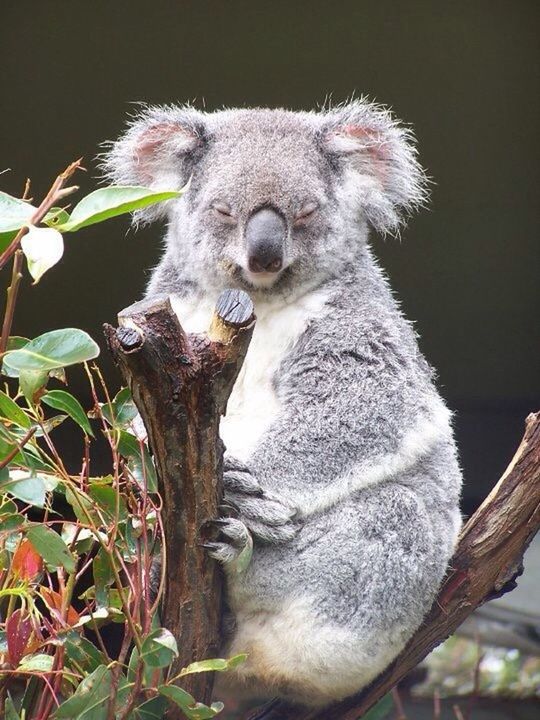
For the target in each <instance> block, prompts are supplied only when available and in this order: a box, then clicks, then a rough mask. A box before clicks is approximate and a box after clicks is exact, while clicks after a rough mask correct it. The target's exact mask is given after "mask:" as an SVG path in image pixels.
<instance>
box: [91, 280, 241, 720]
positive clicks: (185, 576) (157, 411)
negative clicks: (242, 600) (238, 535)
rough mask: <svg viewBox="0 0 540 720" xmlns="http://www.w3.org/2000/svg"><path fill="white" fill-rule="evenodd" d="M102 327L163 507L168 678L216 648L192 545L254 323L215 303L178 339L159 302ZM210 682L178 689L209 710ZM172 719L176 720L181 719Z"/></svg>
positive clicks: (217, 601) (205, 677)
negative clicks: (202, 327)
mask: <svg viewBox="0 0 540 720" xmlns="http://www.w3.org/2000/svg"><path fill="white" fill-rule="evenodd" d="M118 319H119V324H120V327H119V328H118V329H115V328H113V327H111V326H110V325H108V326H105V335H106V338H107V341H108V344H109V348H110V350H111V352H112V354H113V357H114V359H115V361H116V363H117V364H118V366H119V367H120V369H121V371H122V374H123V376H124V378H125V380H126V383H127V384H128V386H129V387H130V388H131V392H132V395H133V399H134V401H135V403H136V405H137V408H138V409H139V412H140V414H141V416H142V419H143V421H144V424H145V427H146V430H147V432H148V439H149V446H150V449H151V451H152V454H153V457H154V462H155V465H156V470H157V475H158V478H159V487H160V492H161V494H162V497H163V524H164V529H165V548H166V582H165V595H164V600H163V605H162V623H163V625H164V626H165V627H166V628H168V629H169V630H170V631H171V632H172V633H173V635H174V637H175V638H176V640H177V642H178V649H179V652H180V655H179V657H178V659H177V661H176V662H175V664H174V667H173V669H172V670H173V672H177V671H178V670H179V669H180V668H182V667H185V666H186V665H188V664H189V663H191V662H193V661H195V660H203V659H205V658H211V657H216V656H217V654H218V652H219V646H220V637H219V634H220V623H221V584H222V582H221V573H220V568H219V567H218V564H217V563H216V562H215V561H214V560H211V559H210V558H209V557H208V556H207V554H206V552H205V550H204V549H203V548H202V547H201V542H202V541H203V540H204V539H205V537H204V534H205V524H206V523H207V522H208V521H209V520H212V519H215V518H217V517H218V514H219V511H218V506H219V503H220V501H221V497H222V488H221V477H222V456H223V449H222V448H223V445H222V443H221V441H220V439H219V419H220V415H221V414H223V413H224V412H225V409H226V405H227V400H228V398H229V395H230V393H231V390H232V387H233V384H234V381H235V380H236V377H237V375H238V372H239V371H240V368H241V366H242V363H243V360H244V357H245V355H246V352H247V349H248V346H249V342H250V339H251V335H252V332H253V327H254V324H255V316H254V314H253V304H252V302H251V300H250V299H249V297H248V296H247V295H246V293H244V292H242V291H239V290H227V291H225V292H224V293H222V295H221V296H220V298H219V300H218V303H217V305H216V309H215V312H214V316H213V319H212V322H211V325H210V328H209V331H208V333H207V334H205V335H187V334H186V333H185V332H184V331H183V329H182V327H181V325H180V322H179V321H178V318H177V317H176V314H175V313H174V311H173V309H172V307H171V304H170V302H169V300H168V299H165V300H161V301H158V302H156V301H149V302H146V301H143V302H141V303H136V304H135V305H132V306H130V307H129V308H127V309H126V310H124V311H122V312H121V313H120V315H119V316H118ZM212 683H213V673H199V674H194V675H188V676H186V677H184V678H183V679H182V687H183V688H184V689H185V690H187V691H188V692H190V693H191V694H192V695H193V696H194V697H195V698H197V700H198V701H202V702H204V703H209V702H210V700H211V694H212ZM168 717H171V718H173V717H174V718H183V717H184V716H183V714H182V712H181V711H180V710H178V712H175V711H172V710H171V711H170V713H169V716H168Z"/></svg>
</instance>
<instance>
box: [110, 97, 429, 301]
mask: <svg viewBox="0 0 540 720" xmlns="http://www.w3.org/2000/svg"><path fill="white" fill-rule="evenodd" d="M103 166H104V169H105V173H106V175H107V176H108V177H109V179H111V180H112V181H114V182H118V183H122V184H130V185H145V186H149V187H152V188H156V189H158V188H159V189H180V188H181V187H182V186H184V185H186V184H187V183H188V182H189V189H188V190H187V191H186V192H185V193H184V195H183V196H182V197H181V198H179V199H176V200H171V201H169V202H167V203H163V204H161V205H159V206H156V207H154V208H151V209H147V210H144V211H142V212H141V213H139V214H138V215H136V217H135V220H136V221H144V222H149V221H151V220H154V219H157V218H159V217H163V216H165V217H166V219H167V221H168V222H167V226H168V230H167V257H168V259H169V261H170V262H171V263H173V265H174V266H175V268H176V270H177V271H178V276H179V277H181V278H189V279H190V280H191V281H192V282H196V283H198V284H200V285H201V286H202V287H203V288H208V287H209V286H210V287H219V288H221V287H225V286H229V287H230V286H237V287H244V288H247V289H250V290H253V289H256V290H260V291H261V292H278V291H280V290H284V289H286V288H290V287H303V286H306V285H307V286H309V285H316V284H318V283H320V282H322V281H324V280H325V279H326V278H330V277H335V276H337V275H338V274H339V273H340V272H342V271H343V269H344V268H345V267H346V266H347V264H351V263H354V261H355V258H356V257H357V256H358V254H359V253H360V252H361V248H362V246H364V245H365V239H366V235H367V228H368V226H370V225H371V226H373V227H374V228H375V229H376V230H378V231H381V232H395V231H397V230H398V228H399V225H400V223H401V222H402V221H403V219H404V217H405V216H406V215H407V213H408V212H410V211H411V210H412V209H414V208H415V206H417V205H419V204H421V203H422V202H423V200H424V199H425V177H424V174H423V172H422V169H421V167H420V166H419V164H418V162H417V160H416V151H415V148H414V143H413V139H412V135H411V133H410V131H409V130H407V129H404V128H403V127H401V126H400V125H399V124H398V123H397V122H396V121H395V120H394V118H393V117H392V116H391V114H390V113H389V112H388V111H387V110H385V109H382V108H380V107H378V106H376V105H373V104H371V103H368V102H366V101H364V100H357V101H354V102H352V103H350V104H347V105H342V106H339V107H336V108H333V109H330V110H325V111H322V112H291V111H287V110H270V109H252V110H250V109H238V110H221V111H218V112H214V113H204V112H200V111H198V110H196V109H194V108H192V107H189V106H186V107H173V106H167V107H150V108H146V109H144V110H143V111H142V112H141V113H140V114H139V115H137V116H136V117H135V118H134V119H133V121H132V122H131V124H130V125H129V127H128V130H127V132H126V133H125V134H124V135H123V136H122V137H121V138H120V139H119V140H118V141H117V142H115V143H112V144H111V146H110V149H109V151H108V152H107V153H106V154H105V156H104V163H103Z"/></svg>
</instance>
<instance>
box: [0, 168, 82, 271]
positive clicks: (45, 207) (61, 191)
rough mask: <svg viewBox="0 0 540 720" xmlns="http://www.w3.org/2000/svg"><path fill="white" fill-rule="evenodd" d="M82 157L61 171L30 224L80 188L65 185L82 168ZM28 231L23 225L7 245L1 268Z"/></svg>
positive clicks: (36, 222) (1, 259)
mask: <svg viewBox="0 0 540 720" xmlns="http://www.w3.org/2000/svg"><path fill="white" fill-rule="evenodd" d="M81 163H82V158H79V159H78V160H75V162H72V163H71V164H70V165H68V166H67V168H66V169H65V170H64V172H62V173H60V175H59V176H58V177H57V178H56V180H55V181H54V182H53V184H52V185H51V188H50V190H49V192H48V193H47V195H46V196H45V197H44V199H43V200H42V202H41V204H40V206H39V207H38V208H37V210H36V212H35V213H34V214H33V215H32V217H31V218H30V221H29V224H30V225H37V224H38V223H39V222H41V221H42V220H43V218H44V217H45V215H46V214H47V213H48V212H49V210H50V209H51V208H52V207H53V206H54V205H55V204H56V203H57V202H58V201H59V200H60V199H61V198H64V197H66V196H67V195H70V194H71V193H73V192H75V191H76V190H78V189H79V188H78V186H77V185H72V186H71V187H68V188H66V187H64V185H65V184H66V182H67V181H68V180H69V178H70V177H71V176H72V175H73V173H74V172H75V171H76V170H79V169H82V166H81ZM27 232H28V225H25V226H24V227H22V228H21V229H20V230H19V232H18V233H17V235H16V236H15V237H14V238H13V240H12V241H11V243H10V244H9V245H8V246H7V248H6V249H5V250H4V252H3V253H2V254H1V255H0V269H2V268H3V267H4V265H5V264H6V263H7V262H8V261H9V260H10V258H11V257H12V256H13V255H14V254H15V252H16V251H17V250H18V248H19V245H20V244H21V240H22V239H23V237H24V236H25V235H26V233H27Z"/></svg>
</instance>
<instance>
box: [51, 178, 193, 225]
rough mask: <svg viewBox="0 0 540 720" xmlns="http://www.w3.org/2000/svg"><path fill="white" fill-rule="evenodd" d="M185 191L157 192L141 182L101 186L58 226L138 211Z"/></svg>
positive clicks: (90, 223)
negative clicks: (127, 184)
mask: <svg viewBox="0 0 540 720" xmlns="http://www.w3.org/2000/svg"><path fill="white" fill-rule="evenodd" d="M181 194H182V191H180V192H176V191H171V192H169V191H167V192H166V191H159V192H156V191H155V190H150V189H149V188H145V187H137V186H111V187H106V188H100V189H99V190H94V192H92V193H90V195H87V196H86V197H85V198H83V199H82V200H81V201H80V203H78V204H77V205H76V206H75V207H74V208H73V212H72V213H71V217H70V219H69V220H68V221H67V222H66V223H60V224H59V225H57V226H56V227H57V229H58V230H60V231H61V232H73V231H74V230H80V229H81V228H83V227H87V226H88V225H94V224H95V223H99V222H103V221H104V220H108V219H109V218H113V217H116V216H117V215H123V214H125V213H129V212H134V211H135V210H141V209H142V208H145V207H147V206H148V205H154V204H155V203H158V202H162V201H163V200H171V199H172V198H177V197H180V195H181Z"/></svg>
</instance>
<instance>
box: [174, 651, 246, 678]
mask: <svg viewBox="0 0 540 720" xmlns="http://www.w3.org/2000/svg"><path fill="white" fill-rule="evenodd" d="M246 658H247V655H245V654H241V655H235V656H234V657H232V658H229V659H225V658H211V659H208V660H199V661H197V662H193V663H191V664H190V665H188V666H187V667H185V668H184V669H183V670H182V671H181V672H180V675H192V674H193V673H201V672H212V671H214V672H215V671H217V672H223V671H225V670H231V669H232V668H235V667H237V666H238V665H240V664H241V663H243V662H244V661H245V659H246Z"/></svg>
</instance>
